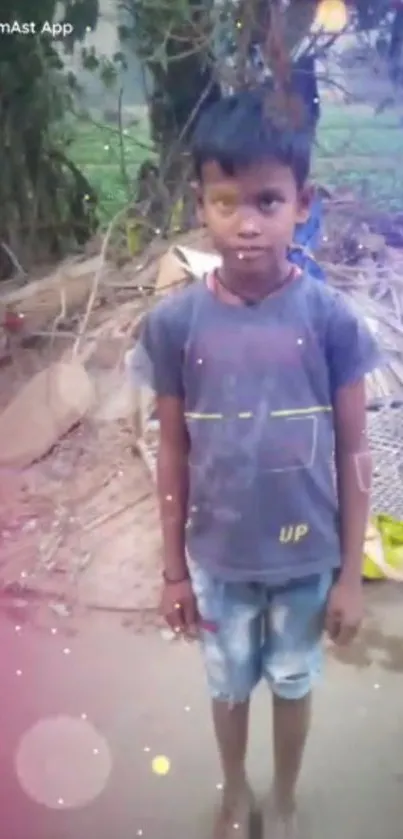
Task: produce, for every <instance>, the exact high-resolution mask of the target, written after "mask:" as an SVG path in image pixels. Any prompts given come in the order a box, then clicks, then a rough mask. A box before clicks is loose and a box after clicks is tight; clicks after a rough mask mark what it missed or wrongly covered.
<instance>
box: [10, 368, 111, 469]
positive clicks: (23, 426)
mask: <svg viewBox="0 0 403 839" xmlns="http://www.w3.org/2000/svg"><path fill="white" fill-rule="evenodd" d="M93 401H94V389H93V385H92V382H91V380H90V378H89V376H88V374H87V373H86V371H85V369H84V367H83V366H82V365H81V364H78V363H77V362H58V363H55V364H52V365H51V366H50V367H48V368H47V369H46V370H42V371H41V372H40V373H37V374H36V375H35V376H33V378H32V379H31V380H30V381H29V382H28V384H26V385H24V387H23V388H22V389H21V390H20V392H19V393H18V394H17V395H16V396H15V397H14V399H12V401H11V402H10V403H9V405H7V407H6V408H5V409H4V411H3V412H2V413H1V414H0V468H7V469H10V468H13V469H16V468H19V469H22V468H26V467H27V466H30V465H31V464H32V463H34V462H35V461H37V460H40V459H41V458H42V457H44V456H45V455H46V454H48V452H49V451H51V449H52V448H53V447H54V445H55V444H56V443H57V441H58V440H59V439H60V438H61V437H63V436H64V435H65V434H67V432H68V431H70V429H71V428H73V426H75V425H76V424H77V423H78V422H80V420H82V419H83V417H84V416H85V415H86V414H87V413H88V411H89V410H90V408H91V406H92V404H93Z"/></svg>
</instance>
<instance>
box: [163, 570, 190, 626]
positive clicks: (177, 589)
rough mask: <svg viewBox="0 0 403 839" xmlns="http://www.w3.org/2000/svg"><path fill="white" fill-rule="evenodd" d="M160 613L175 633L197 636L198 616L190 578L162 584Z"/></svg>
mask: <svg viewBox="0 0 403 839" xmlns="http://www.w3.org/2000/svg"><path fill="white" fill-rule="evenodd" d="M161 614H162V615H163V617H164V618H165V620H166V622H167V623H168V625H169V626H170V627H171V629H172V630H173V631H174V632H175V633H178V634H179V633H183V634H184V635H186V636H187V637H189V638H196V637H197V632H198V622H199V616H198V613H197V605H196V598H195V596H194V594H193V589H192V584H191V582H190V580H184V581H183V582H181V583H164V584H163V588H162V596H161Z"/></svg>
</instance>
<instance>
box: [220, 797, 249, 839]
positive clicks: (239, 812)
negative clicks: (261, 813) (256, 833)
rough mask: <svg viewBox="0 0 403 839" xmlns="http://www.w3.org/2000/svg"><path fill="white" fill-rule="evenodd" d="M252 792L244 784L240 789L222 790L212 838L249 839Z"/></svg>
mask: <svg viewBox="0 0 403 839" xmlns="http://www.w3.org/2000/svg"><path fill="white" fill-rule="evenodd" d="M254 809H255V802H254V798H253V794H252V792H251V790H250V788H249V786H247V785H245V786H244V787H243V788H242V789H241V790H240V791H237V792H233V791H231V790H224V793H223V797H222V801H221V805H220V808H219V811H218V813H217V816H216V820H215V825H214V831H213V839H250V827H251V819H252V814H253V811H254Z"/></svg>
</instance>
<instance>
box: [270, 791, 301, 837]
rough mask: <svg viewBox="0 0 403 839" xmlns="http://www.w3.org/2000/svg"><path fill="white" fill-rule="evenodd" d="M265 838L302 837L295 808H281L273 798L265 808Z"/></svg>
mask: <svg viewBox="0 0 403 839" xmlns="http://www.w3.org/2000/svg"><path fill="white" fill-rule="evenodd" d="M263 839H301V833H300V828H299V824H298V817H297V812H296V810H295V808H294V807H290V808H287V809H285V810H280V809H279V808H278V807H276V805H275V803H274V802H273V800H271V801H270V802H269V804H267V805H266V806H265V808H264V810H263Z"/></svg>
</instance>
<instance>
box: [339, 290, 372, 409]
mask: <svg viewBox="0 0 403 839" xmlns="http://www.w3.org/2000/svg"><path fill="white" fill-rule="evenodd" d="M326 350H327V361H328V367H329V377H330V387H331V392H332V394H333V395H334V394H335V393H336V391H337V390H339V388H341V387H345V386H346V385H350V384H354V383H355V382H359V381H360V380H361V379H363V378H364V377H365V376H366V375H367V374H368V373H371V372H372V371H373V370H375V369H376V367H379V366H380V365H381V364H382V356H381V352H380V349H379V346H378V343H377V341H376V339H375V337H374V335H373V333H372V331H371V329H370V328H369V326H367V324H366V322H365V320H364V319H361V318H360V317H358V316H357V315H356V314H355V312H354V311H353V309H352V308H351V306H350V304H349V302H348V301H347V300H345V299H343V297H342V295H341V294H340V295H337V297H335V298H334V301H333V306H332V310H331V312H330V318H329V323H328V329H327V347H326Z"/></svg>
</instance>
